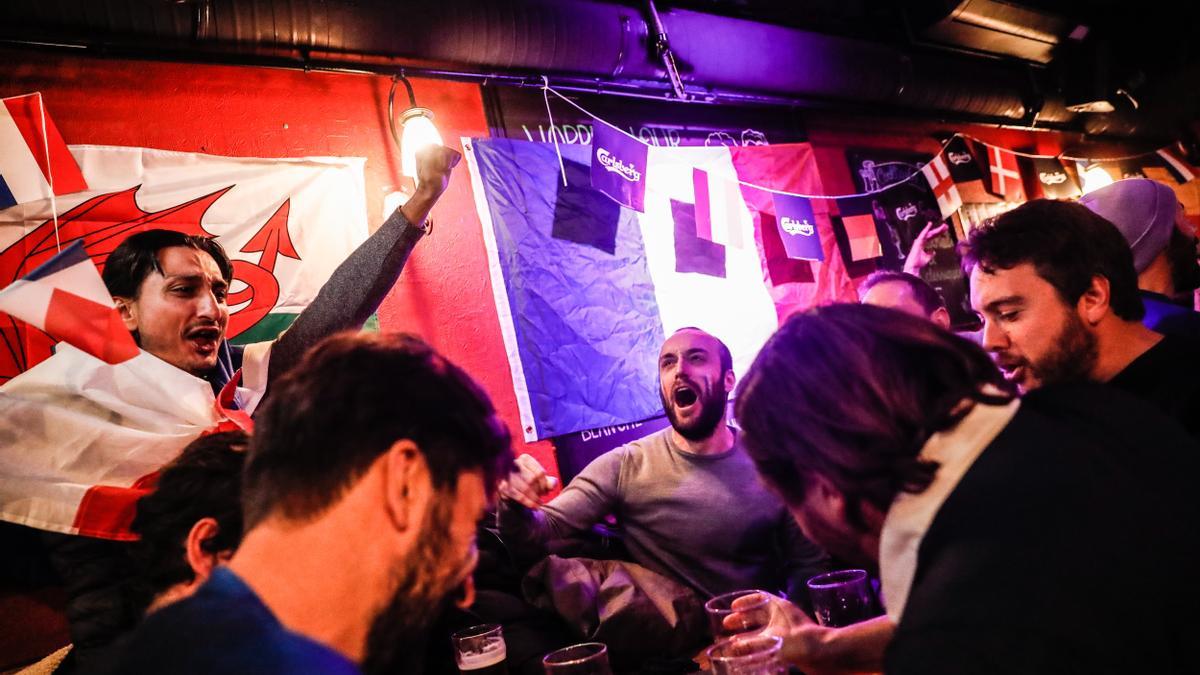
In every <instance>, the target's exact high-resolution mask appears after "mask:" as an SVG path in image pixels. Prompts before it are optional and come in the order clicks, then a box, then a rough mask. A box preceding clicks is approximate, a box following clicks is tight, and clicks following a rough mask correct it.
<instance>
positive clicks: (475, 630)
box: [450, 623, 508, 675]
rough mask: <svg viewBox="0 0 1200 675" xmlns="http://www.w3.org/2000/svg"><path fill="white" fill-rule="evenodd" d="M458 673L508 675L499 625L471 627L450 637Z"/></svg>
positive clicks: (505, 654) (502, 635)
mask: <svg viewBox="0 0 1200 675" xmlns="http://www.w3.org/2000/svg"><path fill="white" fill-rule="evenodd" d="M450 641H451V642H453V643H454V660H455V661H456V662H457V663H458V669H459V671H461V672H463V673H469V674H470V675H508V667H507V666H506V665H505V663H504V659H505V657H506V656H508V650H507V649H506V648H505V646H504V631H503V630H502V629H501V628H500V626H499V624H494V623H487V624H483V625H481V626H471V627H470V628H467V629H465V630H460V631H458V632H457V633H454V634H453V635H451V636H450Z"/></svg>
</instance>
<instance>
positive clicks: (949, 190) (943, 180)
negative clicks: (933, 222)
mask: <svg viewBox="0 0 1200 675" xmlns="http://www.w3.org/2000/svg"><path fill="white" fill-rule="evenodd" d="M921 173H922V174H924V176H925V180H926V182H928V183H929V188H930V189H931V190H933V196H934V197H935V198H936V199H937V204H938V209H939V210H940V211H941V214H942V218H943V219H946V218H949V217H950V215H951V214H953V213H954V212H955V211H957V210H958V208H959V207H960V206H962V198H961V197H960V196H959V194H958V188H957V187H956V186H955V185H954V179H953V178H951V177H950V169H948V168H947V167H946V162H945V161H944V160H943V159H942V156H941V155H935V156H934V158H933V159H932V160H931V161H930V162H929V163H928V164H926V165H925V166H923V167H921Z"/></svg>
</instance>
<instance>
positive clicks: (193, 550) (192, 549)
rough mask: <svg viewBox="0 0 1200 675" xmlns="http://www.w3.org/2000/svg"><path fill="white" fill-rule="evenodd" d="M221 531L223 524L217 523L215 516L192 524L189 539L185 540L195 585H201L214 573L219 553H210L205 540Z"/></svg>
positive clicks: (185, 549)
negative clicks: (205, 548)
mask: <svg viewBox="0 0 1200 675" xmlns="http://www.w3.org/2000/svg"><path fill="white" fill-rule="evenodd" d="M220 531H221V526H220V525H218V524H217V520H216V519H215V518H201V519H200V520H197V521H196V524H195V525H192V529H191V531H189V532H188V536H187V540H186V541H185V542H184V552H185V555H186V556H187V562H188V566H189V567H191V568H192V572H193V573H195V575H196V579H195V581H193V582H192V585H194V586H197V587H198V586H200V585H201V584H203V583H204V582H205V581H208V577H209V576H210V575H211V574H212V571H213V568H215V567H216V566H217V564H218V562H219V560H218V554H217V553H209V552H208V551H205V550H204V546H203V544H204V542H206V541H208V540H210V539H212V538H213V537H215V536H217V533H218V532H220Z"/></svg>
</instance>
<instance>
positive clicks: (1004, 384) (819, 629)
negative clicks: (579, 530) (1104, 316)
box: [736, 304, 1200, 675]
mask: <svg viewBox="0 0 1200 675" xmlns="http://www.w3.org/2000/svg"><path fill="white" fill-rule="evenodd" d="M1014 393H1015V392H1014V388H1013V386H1012V383H1011V382H1010V381H1006V380H1005V379H1004V378H1003V377H1002V376H1001V374H1000V372H999V371H997V369H996V368H995V366H994V365H993V364H992V362H991V361H990V360H989V358H988V355H987V354H986V353H985V352H984V351H983V350H982V349H980V348H979V347H978V346H976V345H975V344H972V343H971V342H969V341H968V340H965V339H963V338H960V337H957V336H955V335H953V334H951V333H949V332H947V331H944V330H941V329H939V328H937V327H936V326H934V325H933V324H932V323H930V322H928V321H925V320H923V319H918V318H915V317H912V316H910V315H907V314H904V313H901V312H898V311H895V310H889V309H883V308H879V307H872V306H869V305H852V304H840V305H830V306H827V307H822V308H819V309H815V310H811V311H809V312H807V313H805V314H797V315H793V316H792V317H791V318H789V319H788V320H787V321H786V322H785V323H784V325H783V326H782V327H781V328H780V329H779V331H778V332H777V333H775V335H774V336H772V337H771V339H770V340H768V341H767V344H766V345H764V346H763V348H762V350H761V351H760V352H759V354H758V356H757V358H756V359H755V361H754V364H753V365H752V366H751V367H750V369H749V371H748V372H747V373H746V376H745V378H743V380H742V383H741V386H740V387H739V388H738V392H737V401H736V412H737V419H738V421H739V422H740V423H741V425H742V429H743V436H744V438H745V445H746V449H747V452H748V453H749V454H750V456H751V457H752V458H753V460H754V463H755V465H756V466H757V467H758V470H759V472H760V473H761V475H762V477H763V479H764V480H765V481H766V482H767V484H768V485H770V486H771V487H772V488H773V489H774V490H775V491H777V492H778V493H779V494H780V495H782V497H783V499H784V500H785V501H786V502H787V504H788V507H789V509H790V510H791V512H792V514H793V515H794V516H795V518H796V520H797V521H798V522H799V523H800V525H801V527H802V528H803V530H804V531H805V532H806V533H808V534H809V535H811V536H812V538H813V539H814V540H815V541H816V542H817V543H819V544H821V545H824V546H826V547H828V549H829V550H830V552H831V553H834V554H835V555H839V556H841V557H844V558H845V559H847V560H851V561H855V562H857V563H859V564H862V565H863V566H865V567H866V568H867V569H872V568H874V567H878V569H879V572H880V578H881V580H882V590H883V595H884V598H885V600H886V603H887V613H888V617H889V619H890V621H891V622H893V624H894V626H895V632H894V634H889V632H888V631H876V632H874V633H873V634H872V636H873V637H874V638H875V639H866V640H843V639H840V638H842V637H845V636H846V634H847V633H854V632H856V629H855V626H862V625H863V624H856V625H855V626H847V627H844V628H830V627H826V626H815V625H814V624H813V623H812V622H811V620H805V619H804V618H803V615H801V614H800V613H799V612H798V611H795V610H794V609H792V608H790V606H789V605H788V604H787V603H786V602H783V601H780V600H773V601H772V608H773V609H777V610H778V611H775V612H773V616H772V619H771V622H770V624H769V625H768V628H767V630H768V631H770V632H771V633H775V634H779V635H781V636H782V637H783V638H784V645H783V653H784V656H785V658H786V659H787V660H788V661H789V662H791V663H792V664H794V665H797V666H799V667H800V668H801V669H803V670H804V671H805V672H822V673H828V672H878V671H883V672H886V673H889V675H907V674H910V673H912V674H917V673H919V674H920V675H939V674H942V673H945V674H950V673H978V674H981V675H982V674H989V673H1022V674H1025V675H1037V674H1042V673H1045V674H1050V673H1066V672H1071V673H1114V674H1115V673H1130V672H1139V673H1185V672H1187V673H1190V672H1195V654H1194V649H1192V648H1191V644H1192V642H1193V641H1194V636H1195V634H1196V631H1197V630H1198V629H1200V626H1198V624H1200V616H1198V615H1197V613H1196V605H1197V603H1200V583H1198V582H1197V580H1196V578H1195V577H1194V576H1193V575H1190V574H1186V573H1180V574H1177V573H1175V572H1174V570H1188V569H1192V568H1194V566H1195V561H1196V559H1197V556H1200V548H1198V545H1200V538H1198V537H1197V536H1196V530H1197V527H1198V526H1200V504H1198V503H1197V501H1196V499H1195V497H1194V492H1195V490H1194V486H1193V484H1194V482H1195V476H1196V474H1197V472H1198V471H1200V446H1197V444H1196V442H1195V441H1194V440H1193V439H1190V438H1189V437H1188V436H1187V434H1186V433H1185V432H1184V430H1183V429H1182V428H1180V427H1179V425H1177V424H1175V423H1173V422H1172V420H1171V419H1170V418H1168V417H1166V416H1165V415H1163V414H1162V412H1161V411H1158V410H1155V409H1154V408H1153V407H1152V406H1150V405H1148V404H1147V403H1146V402H1144V401H1139V400H1137V399H1136V398H1133V397H1131V396H1129V395H1127V394H1125V393H1123V392H1120V391H1117V390H1114V389H1113V388H1112V387H1104V386H1100V385H1097V384H1093V383H1086V382H1084V383H1072V384H1055V385H1048V386H1045V387H1042V388H1039V389H1038V390H1036V391H1033V392H1030V393H1029V394H1028V395H1026V396H1024V397H1022V398H1019V399H1018V398H1016V397H1015V396H1014ZM1164 574H1165V575H1166V576H1167V577H1169V578H1170V579H1171V581H1170V582H1168V585H1169V590H1163V591H1161V592H1160V590H1159V589H1151V588H1146V587H1144V584H1142V583H1141V582H1142V581H1143V580H1146V579H1160V578H1162V577H1163V576H1164ZM1149 585H1150V586H1156V585H1157V583H1156V582H1150V584H1149ZM747 611H748V610H747ZM738 618H740V617H738ZM868 623H870V622H868ZM884 627H886V626H884ZM868 637H871V636H868ZM889 638H890V640H889ZM889 642H890V644H889ZM846 643H850V644H846ZM835 646H840V647H842V648H843V649H842V650H841V652H840V654H833V653H830V652H831V650H832V649H833V648H834V647H835ZM847 647H857V650H854V649H849V648H847Z"/></svg>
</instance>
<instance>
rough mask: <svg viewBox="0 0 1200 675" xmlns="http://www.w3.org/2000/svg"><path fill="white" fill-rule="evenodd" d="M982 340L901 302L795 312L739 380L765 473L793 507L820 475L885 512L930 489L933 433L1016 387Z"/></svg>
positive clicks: (849, 500) (740, 416)
mask: <svg viewBox="0 0 1200 675" xmlns="http://www.w3.org/2000/svg"><path fill="white" fill-rule="evenodd" d="M1014 395H1015V394H1014V392H1013V390H1012V385H1010V384H1009V383H1008V382H1006V381H1005V379H1004V377H1003V375H1001V374H1000V371H999V370H997V368H996V365H995V364H994V363H993V362H992V359H991V357H989V356H988V354H987V353H986V352H985V351H984V350H983V349H982V348H980V347H979V346H978V345H976V344H975V343H973V342H971V341H969V340H966V339H965V338H962V337H959V336H957V335H955V334H953V333H951V332H949V331H945V330H942V329H941V328H938V327H937V326H936V325H935V324H933V323H932V322H930V321H928V320H926V319H923V318H920V317H916V316H912V315H910V314H907V313H905V312H901V311H899V310H894V309H888V308H884V307H876V306H874V305H861V304H845V303H840V304H834V305H829V306H826V307H820V308H817V309H813V310H810V311H808V312H806V313H803V314H794V315H792V316H791V317H790V318H789V319H788V320H787V321H785V322H784V324H783V326H781V327H780V329H779V330H778V331H776V333H775V334H774V335H772V336H771V338H770V339H769V340H767V343H766V344H765V345H764V346H763V348H762V349H761V350H760V351H759V353H758V356H757V357H756V358H755V359H754V364H753V365H751V366H750V370H749V371H748V372H747V373H746V376H745V377H744V378H742V382H741V384H740V385H739V386H738V388H737V397H736V404H735V410H736V414H737V420H738V422H739V423H740V424H741V427H742V439H743V442H744V444H745V447H746V450H747V452H748V453H749V455H750V457H751V458H752V459H753V460H754V463H755V465H756V466H757V467H758V471H759V474H760V475H762V477H763V478H764V480H765V481H766V482H767V483H768V484H769V485H771V486H772V487H774V488H775V489H776V490H777V491H778V492H779V493H780V494H781V495H782V496H783V498H784V500H785V501H786V502H787V503H789V504H791V505H793V506H796V505H799V504H801V503H803V501H804V493H805V491H806V490H807V489H808V488H809V486H810V484H811V478H812V477H813V476H814V475H821V476H823V477H824V478H826V479H827V480H828V481H830V483H832V484H833V485H834V486H835V487H836V488H837V489H838V490H839V491H840V492H841V493H842V494H843V495H844V496H845V497H846V508H847V511H846V514H847V518H848V520H849V521H850V523H849V524H850V525H852V526H854V527H856V528H859V529H865V527H866V525H865V521H864V520H863V518H862V512H861V509H860V508H859V507H860V505H861V504H864V503H867V504H871V505H873V506H874V507H875V508H877V509H878V510H879V511H880V512H884V513H886V512H887V510H888V508H889V506H890V505H891V503H892V500H893V499H894V498H895V496H896V494H897V493H898V492H900V491H907V492H920V491H922V490H924V489H925V488H926V487H928V485H929V483H930V481H931V480H932V479H933V475H934V472H935V471H936V470H937V465H936V464H935V463H932V462H929V461H927V460H924V459H922V458H921V457H920V456H919V453H920V451H921V449H922V448H923V447H924V445H925V442H926V441H928V440H929V437H930V436H931V435H933V434H934V433H935V432H938V431H942V430H944V429H948V428H950V427H952V426H954V425H955V424H957V423H958V421H959V420H960V419H961V418H962V416H963V415H964V414H966V412H967V409H964V407H963V406H961V405H960V404H961V403H962V402H963V401H964V400H969V401H975V402H983V403H991V404H995V403H1004V402H1007V401H1010V400H1012V398H1013V396H1014Z"/></svg>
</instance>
